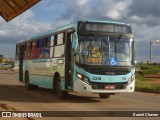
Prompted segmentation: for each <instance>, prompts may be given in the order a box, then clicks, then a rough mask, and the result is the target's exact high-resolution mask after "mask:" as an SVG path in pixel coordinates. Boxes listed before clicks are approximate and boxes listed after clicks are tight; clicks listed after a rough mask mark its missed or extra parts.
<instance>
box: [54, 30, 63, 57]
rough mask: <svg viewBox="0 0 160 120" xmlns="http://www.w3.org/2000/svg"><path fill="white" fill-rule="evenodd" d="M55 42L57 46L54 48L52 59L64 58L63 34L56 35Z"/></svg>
mask: <svg viewBox="0 0 160 120" xmlns="http://www.w3.org/2000/svg"><path fill="white" fill-rule="evenodd" d="M56 39H57V40H56ZM55 41H57V44H55V47H54V57H64V33H60V34H58V35H57V36H56V38H55Z"/></svg>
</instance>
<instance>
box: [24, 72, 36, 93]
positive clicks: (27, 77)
mask: <svg viewBox="0 0 160 120" xmlns="http://www.w3.org/2000/svg"><path fill="white" fill-rule="evenodd" d="M25 87H26V89H27V90H34V89H37V88H38V86H37V85H32V84H30V83H29V74H28V73H26V74H25Z"/></svg>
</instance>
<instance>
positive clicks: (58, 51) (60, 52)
mask: <svg viewBox="0 0 160 120" xmlns="http://www.w3.org/2000/svg"><path fill="white" fill-rule="evenodd" d="M54 57H64V45H59V46H55V50H54Z"/></svg>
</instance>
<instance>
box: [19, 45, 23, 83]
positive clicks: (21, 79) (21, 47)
mask: <svg viewBox="0 0 160 120" xmlns="http://www.w3.org/2000/svg"><path fill="white" fill-rule="evenodd" d="M19 52H20V56H19V81H21V82H23V60H24V45H21V46H20V47H19Z"/></svg>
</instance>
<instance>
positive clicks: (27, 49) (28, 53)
mask: <svg viewBox="0 0 160 120" xmlns="http://www.w3.org/2000/svg"><path fill="white" fill-rule="evenodd" d="M25 54H26V55H25V56H26V59H30V57H31V42H28V43H26V52H25Z"/></svg>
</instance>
